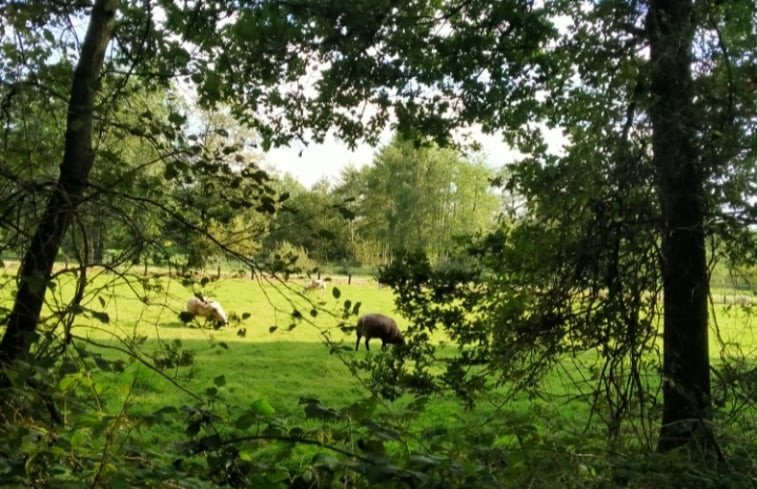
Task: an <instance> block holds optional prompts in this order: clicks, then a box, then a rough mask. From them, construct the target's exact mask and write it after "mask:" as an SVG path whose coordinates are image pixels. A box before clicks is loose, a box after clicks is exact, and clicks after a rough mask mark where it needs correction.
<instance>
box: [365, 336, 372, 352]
mask: <svg viewBox="0 0 757 489" xmlns="http://www.w3.org/2000/svg"><path fill="white" fill-rule="evenodd" d="M370 339H371V337H370V336H366V337H365V349H366V350H367V351H371V349H370V348H369V347H368V341H370Z"/></svg>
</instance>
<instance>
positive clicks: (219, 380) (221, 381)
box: [213, 375, 226, 387]
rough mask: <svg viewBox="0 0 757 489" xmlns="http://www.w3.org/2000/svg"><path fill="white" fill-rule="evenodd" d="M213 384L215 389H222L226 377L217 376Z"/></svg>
mask: <svg viewBox="0 0 757 489" xmlns="http://www.w3.org/2000/svg"><path fill="white" fill-rule="evenodd" d="M213 384H215V385H216V387H223V386H225V385H226V376H224V375H219V376H218V377H216V378H214V379H213Z"/></svg>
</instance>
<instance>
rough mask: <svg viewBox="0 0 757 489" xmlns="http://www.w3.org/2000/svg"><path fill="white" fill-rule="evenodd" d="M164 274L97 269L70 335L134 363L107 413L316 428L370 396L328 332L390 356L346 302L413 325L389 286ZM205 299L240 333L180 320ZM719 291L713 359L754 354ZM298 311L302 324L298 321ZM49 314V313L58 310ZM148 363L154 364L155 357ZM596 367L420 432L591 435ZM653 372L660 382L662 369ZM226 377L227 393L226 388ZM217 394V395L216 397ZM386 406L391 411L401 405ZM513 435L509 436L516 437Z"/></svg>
mask: <svg viewBox="0 0 757 489" xmlns="http://www.w3.org/2000/svg"><path fill="white" fill-rule="evenodd" d="M156 272H158V274H156V275H149V276H147V277H142V276H140V275H139V274H138V275H136V276H133V277H129V278H128V283H127V281H125V280H124V278H122V277H119V276H117V275H114V274H108V273H105V272H104V271H102V270H97V269H93V270H90V271H89V272H88V276H89V279H90V281H91V283H90V285H89V286H88V294H87V295H86V297H85V300H84V301H83V303H82V305H83V306H84V308H85V312H84V313H83V314H79V315H77V316H76V318H75V320H74V323H73V327H72V329H71V333H72V334H73V335H74V337H75V340H74V344H81V345H83V346H84V345H86V346H87V347H88V348H90V349H91V350H92V351H94V352H98V353H101V354H103V355H104V357H105V358H108V359H110V360H117V359H122V360H123V361H124V362H125V364H126V365H127V367H126V369H125V370H124V371H123V372H120V373H115V372H114V373H96V374H95V378H96V381H97V382H98V383H99V386H100V387H99V389H100V391H99V392H100V394H101V397H102V399H103V402H104V407H105V409H106V410H107V411H109V412H118V411H120V410H121V409H123V408H124V406H127V408H128V409H127V412H128V413H131V414H132V415H139V414H149V413H151V412H153V411H155V410H157V409H159V408H161V407H164V406H175V407H178V406H184V405H196V404H199V403H201V402H205V403H207V402H211V403H212V405H213V407H214V409H218V410H219V412H227V413H229V419H233V413H234V412H238V411H239V410H243V409H245V408H246V407H248V406H250V405H251V404H252V403H254V402H256V401H258V400H261V399H264V400H266V401H267V402H268V403H269V404H270V405H271V406H273V408H274V409H275V410H276V413H277V415H278V416H281V417H282V418H283V419H288V420H292V421H293V422H294V421H298V422H301V423H307V421H306V420H305V419H304V415H303V412H302V411H303V410H302V406H301V405H300V404H299V399H300V398H315V399H319V400H321V401H322V402H323V404H324V405H327V406H330V407H336V408H340V407H346V406H348V405H350V404H351V403H352V402H354V401H355V400H358V399H361V398H364V397H367V396H369V395H370V393H369V392H368V391H367V389H365V387H363V386H362V385H361V382H360V379H359V378H356V377H355V376H353V375H352V373H351V372H350V370H349V368H348V367H347V366H346V365H345V363H344V362H343V359H342V358H341V357H340V356H339V355H333V354H331V353H330V349H329V346H327V345H326V344H324V334H328V335H329V338H330V340H331V341H332V342H334V343H336V344H337V345H341V346H343V347H344V350H343V351H342V354H343V355H344V359H346V360H349V359H350V358H356V357H355V356H356V355H359V357H357V358H362V357H363V356H365V355H368V354H371V355H375V354H380V350H379V349H378V348H376V349H375V351H372V352H371V353H368V352H366V351H365V350H364V349H362V348H361V349H360V351H358V352H353V351H352V349H353V348H354V339H355V337H354V333H351V332H348V333H344V332H342V331H341V330H340V328H339V326H340V324H342V323H344V322H346V323H347V324H352V323H354V319H355V317H354V316H350V317H349V318H348V319H346V320H345V319H344V318H343V316H342V312H343V311H344V308H345V302H346V301H349V303H350V309H352V308H353V307H354V305H355V304H356V303H358V302H359V303H360V304H361V306H360V312H361V313H365V312H381V313H385V314H389V315H392V316H394V317H395V318H396V319H397V322H398V323H399V325H400V328H401V329H406V328H407V327H408V325H409V323H408V321H407V319H405V318H403V317H401V316H399V315H398V314H397V313H396V311H395V308H394V301H393V299H394V298H393V294H392V292H391V289H389V288H381V289H380V288H378V287H377V284H376V283H375V282H373V281H370V280H368V279H362V280H361V279H359V278H358V279H356V280H355V282H354V283H353V284H347V283H346V282H347V279H346V277H337V276H335V277H330V278H332V280H331V281H330V282H329V286H328V289H327V291H326V294H323V295H322V294H321V293H320V292H319V291H317V292H314V293H311V294H309V295H307V296H303V294H302V282H304V278H299V279H294V280H291V281H289V282H286V283H282V282H277V281H258V280H251V279H250V278H241V277H223V278H221V279H220V280H213V281H210V282H208V283H206V284H205V285H204V287H200V285H199V283H194V284H184V283H182V281H181V280H179V279H177V278H175V277H174V278H171V277H168V276H167V274H165V273H163V272H161V271H160V270H157V271H156ZM75 279H76V276H75V274H73V273H71V274H64V275H61V277H60V280H59V283H58V285H57V286H56V288H55V289H54V290H53V291H52V292H50V293H49V294H48V302H49V303H50V305H51V306H56V305H61V304H66V303H67V301H68V300H70V298H71V297H72V295H73V290H74V283H75ZM5 283H6V287H4V288H3V295H2V303H3V305H6V307H7V306H8V305H9V304H10V302H11V300H12V297H13V296H12V287H9V286H7V285H8V284H10V283H12V279H11V277H10V276H9V275H6V276H5ZM335 289H336V290H338V291H339V294H338V295H339V297H338V298H337V297H335V295H334V290H335ZM197 292H201V293H202V294H204V295H207V296H210V297H213V298H215V299H216V300H218V301H219V302H220V303H221V304H222V305H223V307H224V309H225V310H226V312H227V313H228V314H229V315H230V316H231V317H232V318H234V319H232V322H231V325H230V326H228V327H225V328H221V329H218V330H215V329H213V328H210V327H202V326H203V325H202V321H194V322H192V323H189V324H184V323H182V322H181V321H180V320H179V317H178V313H179V312H180V311H181V310H183V309H184V307H185V304H186V301H187V300H188V299H189V298H190V297H191V296H192V295H193V294H194V293H197ZM718 293H719V294H721V297H722V296H725V297H726V300H725V301H722V303H717V304H715V305H714V307H713V309H712V311H713V319H712V320H711V323H712V324H713V328H711V331H712V336H711V345H712V346H711V348H710V353H711V357H712V359H713V363H714V364H715V365H717V363H718V362H719V361H720V358H721V355H723V352H724V351H725V352H733V351H734V350H733V348H734V346H735V345H738V351H740V352H742V353H744V354H746V355H752V356H754V354H755V351H756V349H757V332H756V331H755V328H754V318H753V317H752V314H751V310H750V309H749V308H748V307H746V306H744V305H739V304H733V303H729V302H728V299H727V298H728V297H731V296H730V295H728V294H729V292H728V291H718ZM295 310H297V311H299V313H300V314H301V315H302V319H297V318H296V317H295V316H294V315H293V312H294V311H295ZM311 311H315V312H316V314H311ZM44 314H45V315H49V314H50V309H49V308H48V309H46V311H45V312H44ZM243 317H244V319H243ZM106 318H107V321H106ZM440 338H441V337H439V338H438V339H440ZM132 346H138V347H139V349H138V351H140V352H147V353H149V354H159V355H161V354H163V355H164V354H165V353H166V348H173V349H175V350H177V351H188V352H192V353H191V354H192V355H193V357H194V362H193V363H192V365H190V366H179V367H169V368H166V369H165V370H163V371H162V372H157V371H155V370H154V369H152V368H150V367H148V366H147V365H145V364H143V363H140V362H138V361H133V360H131V359H130V358H129V356H128V355H126V354H125V353H124V350H128V349H130V348H131V347H132ZM135 351H136V350H135ZM447 352H451V350H447ZM442 353H443V354H447V353H445V352H442ZM145 360H146V361H148V363H149V359H148V358H145ZM597 362H598V358H597V355H596V353H595V352H593V351H590V352H585V353H584V354H581V355H579V356H578V357H575V358H566V359H565V360H564V361H563V362H561V363H560V364H559V365H558V366H557V368H555V369H553V371H552V373H551V374H550V375H549V376H548V378H547V379H545V382H544V384H543V388H544V391H546V392H547V393H548V394H549V396H550V397H548V398H547V397H544V398H541V399H539V398H529V397H527V396H525V395H524V396H521V397H520V398H517V399H515V400H514V401H513V400H511V401H510V402H508V403H507V404H502V403H501V402H500V401H498V400H497V399H498V398H497V395H496V393H494V392H492V393H489V394H490V395H489V396H488V397H482V398H481V401H482V402H481V403H480V405H478V406H476V407H475V408H474V409H473V410H466V409H464V408H463V407H462V406H461V404H460V403H459V402H458V401H457V400H455V399H454V398H452V397H448V396H435V397H434V399H433V402H430V403H429V404H428V406H427V409H426V410H425V411H424V413H423V415H422V416H421V418H420V419H419V420H418V423H419V426H418V427H416V428H417V431H419V432H420V431H423V430H432V431H433V430H454V429H456V427H457V428H461V429H464V427H465V426H466V425H468V424H469V423H471V422H472V420H477V422H479V423H485V422H486V420H487V419H493V418H495V417H499V418H500V419H502V418H505V419H508V418H509V419H512V420H513V422H514V423H516V421H517V420H521V419H523V420H528V419H532V418H533V417H534V416H535V415H538V417H539V418H540V419H541V420H542V421H541V422H542V423H543V422H544V420H548V422H549V425H542V426H539V427H538V428H537V431H538V432H540V433H549V432H550V430H552V429H554V428H555V427H558V426H559V427H561V428H566V427H571V426H572V427H574V429H576V430H578V429H579V428H583V427H584V424H585V422H586V421H585V420H586V419H587V418H588V412H589V407H588V405H587V404H586V403H583V404H582V403H576V402H573V401H574V400H575V397H574V396H575V395H576V393H577V392H579V391H581V390H584V389H585V390H587V391H588V390H590V389H591V388H593V387H594V386H593V384H592V382H593V381H594V377H592V374H591V372H590V368H591V367H592V365H596V364H597ZM650 375H652V376H654V377H655V378H656V376H657V372H651V373H650ZM221 377H223V383H222V384H223V385H220V386H219V385H218V384H219V383H220V381H219V380H218V379H219V378H221ZM577 382H578V383H583V384H580V385H579V384H577ZM177 386H181V387H182V388H179V387H177ZM208 389H212V390H214V392H215V394H214V395H213V396H209V395H208ZM209 399H211V400H210V401H209ZM406 402H407V399H406V398H403V399H400V400H399V401H398V403H397V406H398V408H399V406H401V405H402V404H403V403H406ZM387 406H388V407H389V409H391V408H392V407H391V404H387ZM516 424H517V423H516ZM183 428H184V426H182V425H181V424H180V423H179V422H178V421H175V422H174V423H169V424H166V425H165V426H160V427H157V428H155V427H153V428H151V430H149V431H145V432H144V433H141V435H140V436H143V437H145V438H146V439H148V440H150V441H151V442H155V443H159V442H161V441H165V440H176V439H178V438H180V437H181V436H182V434H183ZM514 429H515V427H514ZM519 429H520V428H519ZM503 436H504V438H503V439H507V440H511V439H512V436H513V435H510V434H505V435H503Z"/></svg>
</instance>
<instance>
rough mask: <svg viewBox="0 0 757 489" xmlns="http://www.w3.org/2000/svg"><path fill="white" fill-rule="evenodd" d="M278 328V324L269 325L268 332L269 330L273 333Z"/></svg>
mask: <svg viewBox="0 0 757 489" xmlns="http://www.w3.org/2000/svg"><path fill="white" fill-rule="evenodd" d="M277 329H279V327H278V326H269V327H268V332H269V333H273V332H274V331H276V330H277Z"/></svg>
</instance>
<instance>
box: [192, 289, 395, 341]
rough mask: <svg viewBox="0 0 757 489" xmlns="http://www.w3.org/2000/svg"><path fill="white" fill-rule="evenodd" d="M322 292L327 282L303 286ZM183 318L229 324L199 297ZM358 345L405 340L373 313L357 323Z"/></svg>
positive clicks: (218, 310)
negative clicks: (203, 319)
mask: <svg viewBox="0 0 757 489" xmlns="http://www.w3.org/2000/svg"><path fill="white" fill-rule="evenodd" d="M314 290H321V292H322V294H324V295H325V293H326V282H325V281H324V280H320V279H314V280H310V281H309V282H307V283H306V284H305V285H304V286H303V290H302V292H303V293H307V292H312V291H314ZM181 316H182V318H185V317H186V318H188V319H189V320H191V319H192V318H194V317H203V318H205V319H206V321H210V322H211V323H212V324H214V325H215V326H216V327H221V326H226V325H227V324H229V318H228V316H227V315H226V312H225V311H224V310H223V308H222V307H221V304H219V303H218V302H217V301H215V300H213V299H209V298H206V297H202V296H199V295H196V296H193V297H191V298H190V299H189V300H188V301H187V308H186V311H184V312H183V313H182V315H181ZM356 331H357V343H355V350H356V351H357V350H358V348H360V340H361V339H362V338H363V337H365V349H366V350H370V347H369V346H368V342H369V341H370V340H371V338H379V339H381V348H382V349H383V348H386V345H387V344H395V345H404V344H405V340H404V338H403V337H402V332H401V331H400V329H399V327H397V323H396V322H395V321H394V319H392V318H390V317H389V316H385V315H383V314H378V313H371V314H364V315H362V316H360V318H359V319H358V321H357V328H356Z"/></svg>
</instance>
